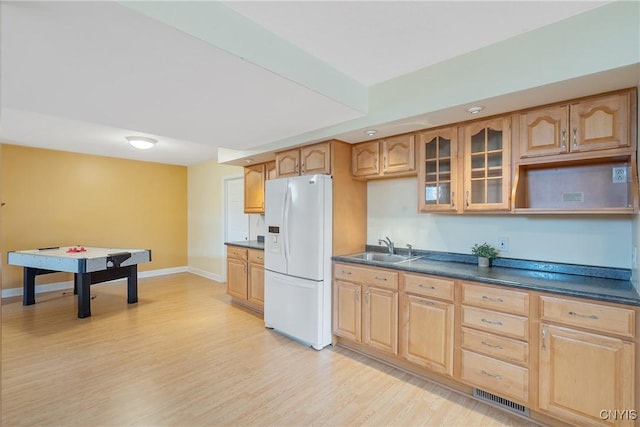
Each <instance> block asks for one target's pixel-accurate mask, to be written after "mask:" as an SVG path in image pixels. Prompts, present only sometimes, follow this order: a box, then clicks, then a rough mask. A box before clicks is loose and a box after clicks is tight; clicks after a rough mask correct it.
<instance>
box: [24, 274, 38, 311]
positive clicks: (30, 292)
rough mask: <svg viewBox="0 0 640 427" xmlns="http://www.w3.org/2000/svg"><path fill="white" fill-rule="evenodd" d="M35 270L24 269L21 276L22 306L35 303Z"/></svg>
mask: <svg viewBox="0 0 640 427" xmlns="http://www.w3.org/2000/svg"><path fill="white" fill-rule="evenodd" d="M37 271H38V270H37V269H36V268H31V267H25V268H24V274H23V275H22V305H31V304H35V303H36V275H37Z"/></svg>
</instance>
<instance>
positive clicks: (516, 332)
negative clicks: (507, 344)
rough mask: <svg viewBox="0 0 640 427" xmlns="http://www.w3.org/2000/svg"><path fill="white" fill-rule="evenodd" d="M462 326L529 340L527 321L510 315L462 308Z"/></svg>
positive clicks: (473, 308)
mask: <svg viewBox="0 0 640 427" xmlns="http://www.w3.org/2000/svg"><path fill="white" fill-rule="evenodd" d="M462 324H463V325H464V326H471V327H473V328H478V329H482V330H484V331H488V332H495V333H498V334H502V335H507V336H509V337H513V338H520V339H523V340H528V339H529V320H528V319H527V318H525V317H520V316H514V315H512V314H505V313H498V312H496V311H491V310H483V309H481V308H475V307H464V306H463V307H462Z"/></svg>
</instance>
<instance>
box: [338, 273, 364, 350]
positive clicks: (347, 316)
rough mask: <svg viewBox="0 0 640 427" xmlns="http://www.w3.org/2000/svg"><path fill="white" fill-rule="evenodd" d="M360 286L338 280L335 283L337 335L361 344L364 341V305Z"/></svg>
mask: <svg viewBox="0 0 640 427" xmlns="http://www.w3.org/2000/svg"><path fill="white" fill-rule="evenodd" d="M360 289H361V288H360V285H356V284H355V283H350V282H343V281H341V280H336V281H335V282H334V291H333V298H334V302H333V305H334V318H333V333H334V334H335V335H338V336H341V337H344V338H348V339H350V340H353V341H357V342H360V341H361V340H362V334H361V329H362V308H361V307H362V305H361V304H362V303H361V302H360V292H361V290H360Z"/></svg>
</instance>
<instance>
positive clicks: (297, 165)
mask: <svg viewBox="0 0 640 427" xmlns="http://www.w3.org/2000/svg"><path fill="white" fill-rule="evenodd" d="M295 170H296V173H300V165H299V164H298V163H296V167H295Z"/></svg>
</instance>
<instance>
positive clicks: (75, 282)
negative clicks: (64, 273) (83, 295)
mask: <svg viewBox="0 0 640 427" xmlns="http://www.w3.org/2000/svg"><path fill="white" fill-rule="evenodd" d="M73 294H74V295H78V273H73Z"/></svg>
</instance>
